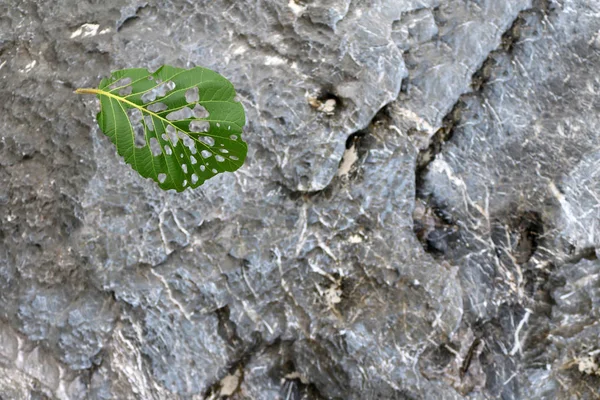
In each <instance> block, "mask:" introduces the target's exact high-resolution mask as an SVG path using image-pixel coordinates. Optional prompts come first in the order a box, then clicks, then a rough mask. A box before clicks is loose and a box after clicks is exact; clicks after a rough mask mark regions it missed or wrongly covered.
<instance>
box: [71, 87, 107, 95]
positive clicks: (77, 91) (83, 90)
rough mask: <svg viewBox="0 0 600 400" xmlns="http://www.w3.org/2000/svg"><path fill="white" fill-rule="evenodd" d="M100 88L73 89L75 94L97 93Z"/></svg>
mask: <svg viewBox="0 0 600 400" xmlns="http://www.w3.org/2000/svg"><path fill="white" fill-rule="evenodd" d="M100 92H101V90H98V89H89V88H79V89H77V90H76V91H75V93H77V94H98V93H100Z"/></svg>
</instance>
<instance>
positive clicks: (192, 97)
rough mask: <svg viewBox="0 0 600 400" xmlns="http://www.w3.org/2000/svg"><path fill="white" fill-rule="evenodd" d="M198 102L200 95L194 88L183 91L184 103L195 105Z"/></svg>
mask: <svg viewBox="0 0 600 400" xmlns="http://www.w3.org/2000/svg"><path fill="white" fill-rule="evenodd" d="M198 100H200V94H199V92H198V88H197V87H196V86H194V87H193V88H190V89H188V90H186V91H185V101H187V102H188V103H195V102H197V101H198Z"/></svg>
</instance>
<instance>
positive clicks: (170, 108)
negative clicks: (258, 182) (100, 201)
mask: <svg viewBox="0 0 600 400" xmlns="http://www.w3.org/2000/svg"><path fill="white" fill-rule="evenodd" d="M76 93H83V94H86V93H87V94H96V95H97V96H98V99H99V100H100V106H101V109H100V112H99V113H98V115H97V117H96V118H97V120H98V124H99V125H100V129H102V132H104V134H105V135H106V136H108V137H109V138H110V140H111V141H112V142H113V143H114V145H115V146H116V148H117V152H118V153H119V155H121V156H122V157H123V158H124V159H125V162H126V163H127V164H129V165H131V166H132V167H133V169H135V170H136V171H137V172H139V174H140V175H141V176H143V177H144V178H152V179H154V180H155V181H156V182H157V183H158V186H159V187H160V188H161V189H164V190H169V189H175V190H176V191H178V192H181V191H183V190H185V189H186V188H188V187H191V188H195V187H198V186H200V185H202V184H203V183H204V181H206V180H207V179H209V178H212V177H213V176H215V175H216V174H218V173H221V172H225V171H230V172H232V171H235V170H237V169H238V168H239V167H241V166H242V164H243V163H244V160H245V159H246V152H247V149H248V147H247V145H246V143H245V142H244V141H243V140H242V138H241V134H242V128H243V126H244V124H245V123H246V117H245V115H244V109H243V107H242V105H241V104H240V103H239V102H236V101H234V97H235V90H234V88H233V85H232V84H231V82H229V81H228V80H227V79H225V78H224V77H222V76H221V75H219V74H218V73H216V72H214V71H211V70H208V69H206V68H201V67H195V68H191V69H187V70H186V69H183V68H175V67H171V66H168V65H164V66H162V67H161V68H159V69H158V70H157V71H156V72H154V73H150V72H149V71H148V70H146V69H143V68H132V69H123V70H120V71H115V72H113V73H112V75H111V76H110V78H106V79H103V80H102V81H101V82H100V86H99V87H98V89H77V90H76Z"/></svg>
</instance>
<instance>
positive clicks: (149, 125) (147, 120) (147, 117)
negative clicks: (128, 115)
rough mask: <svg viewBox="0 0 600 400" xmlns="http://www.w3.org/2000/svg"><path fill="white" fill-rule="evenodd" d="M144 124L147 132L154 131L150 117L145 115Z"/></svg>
mask: <svg viewBox="0 0 600 400" xmlns="http://www.w3.org/2000/svg"><path fill="white" fill-rule="evenodd" d="M144 122H145V123H146V128H148V130H151V131H154V122H153V121H152V117H151V116H149V115H146V116H145V117H144Z"/></svg>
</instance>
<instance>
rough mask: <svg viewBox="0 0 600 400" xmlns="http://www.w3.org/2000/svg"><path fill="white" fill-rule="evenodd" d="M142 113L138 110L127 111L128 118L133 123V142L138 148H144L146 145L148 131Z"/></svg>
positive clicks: (130, 109)
mask: <svg viewBox="0 0 600 400" xmlns="http://www.w3.org/2000/svg"><path fill="white" fill-rule="evenodd" d="M143 117H144V116H143V115H142V112H141V111H140V110H138V109H137V108H129V109H127V118H129V121H130V122H131V127H132V128H133V142H134V144H135V146H136V147H137V148H142V147H144V146H145V145H146V131H145V129H144V125H143V124H142V118H143Z"/></svg>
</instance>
